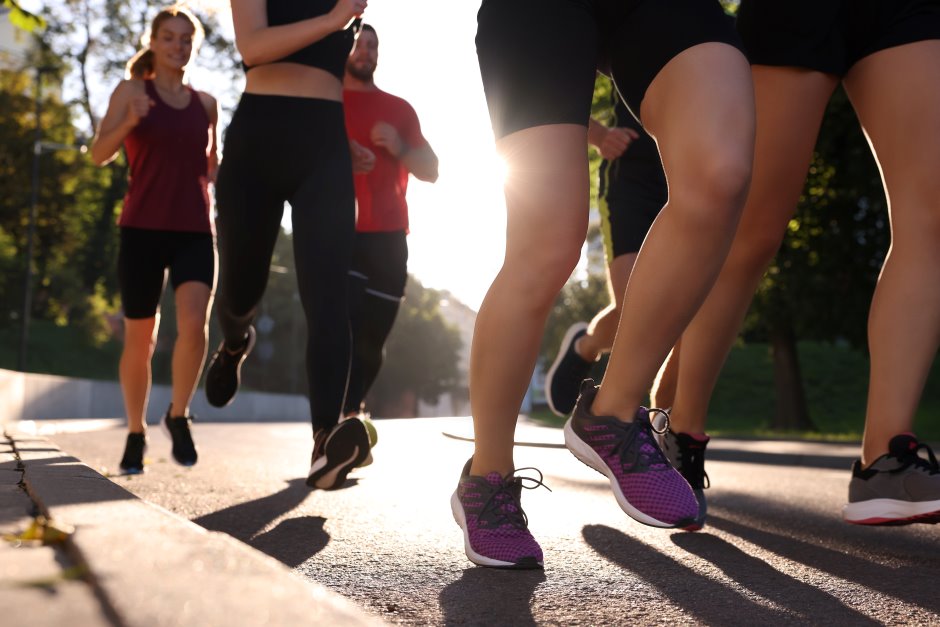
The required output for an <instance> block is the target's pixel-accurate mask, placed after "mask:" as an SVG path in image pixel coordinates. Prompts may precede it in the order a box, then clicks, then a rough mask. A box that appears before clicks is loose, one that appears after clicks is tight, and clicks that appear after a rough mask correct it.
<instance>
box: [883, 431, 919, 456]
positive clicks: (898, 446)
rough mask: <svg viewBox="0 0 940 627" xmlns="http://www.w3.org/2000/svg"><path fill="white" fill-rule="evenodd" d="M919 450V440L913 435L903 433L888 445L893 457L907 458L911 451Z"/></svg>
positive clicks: (892, 439)
mask: <svg viewBox="0 0 940 627" xmlns="http://www.w3.org/2000/svg"><path fill="white" fill-rule="evenodd" d="M915 448H917V438H915V437H914V434H913V433H902V434H900V435H896V436H894V437H893V438H891V442H889V443H888V451H889V452H890V453H891V456H892V457H897V458H901V457H905V456H907V455H910V453H911V451H912V450H914V449H915Z"/></svg>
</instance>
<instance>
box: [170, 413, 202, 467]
mask: <svg viewBox="0 0 940 627" xmlns="http://www.w3.org/2000/svg"><path fill="white" fill-rule="evenodd" d="M171 408H172V406H171ZM192 420H193V417H192V416H171V415H170V410H167V412H166V416H164V417H163V426H164V428H166V431H167V433H168V434H169V436H170V439H171V440H172V441H173V451H172V452H173V459H174V460H176V463H177V464H180V465H181V466H194V465H195V464H196V461H197V460H198V459H199V455H198V454H197V453H196V445H195V444H194V443H193V435H192V433H191V432H190V429H189V424H190V423H191V422H192Z"/></svg>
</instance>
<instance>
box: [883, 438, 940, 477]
mask: <svg viewBox="0 0 940 627" xmlns="http://www.w3.org/2000/svg"><path fill="white" fill-rule="evenodd" d="M921 449H923V450H925V451H927V457H928V459H924V458H923V457H921V456H920V455H919V451H920V450H921ZM899 461H900V462H901V465H900V466H899V467H897V468H895V469H894V470H893V471H892V472H896V473H897V472H903V471H904V470H907V469H908V468H910V467H911V466H914V467H916V468H921V469H923V470H926V471H927V472H929V473H930V474H931V475H936V474H938V473H940V463H938V462H937V457H936V455H934V452H933V449H931V448H930V446H928V445H927V444H926V443H925V442H919V443H918V444H917V446H915V447H914V448H912V449H911V450H909V451H908V452H907V453H906V454H905V455H904V456H902V457H900V458H899Z"/></svg>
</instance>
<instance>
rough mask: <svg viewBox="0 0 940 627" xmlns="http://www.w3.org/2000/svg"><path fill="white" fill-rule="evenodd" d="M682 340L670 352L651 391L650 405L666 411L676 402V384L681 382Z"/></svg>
mask: <svg viewBox="0 0 940 627" xmlns="http://www.w3.org/2000/svg"><path fill="white" fill-rule="evenodd" d="M681 345H682V340H681V338H680V340H679V341H677V342H676V345H675V346H673V347H672V350H671V351H669V355H668V356H667V357H666V361H664V362H663V365H662V367H661V368H660V369H659V372H658V373H657V374H656V379H655V380H654V381H653V387H652V388H651V389H650V405H651V406H652V407H659V408H661V409H666V408H668V407H672V405H673V404H674V403H675V402H676V383H677V382H678V380H679V347H680V346H681Z"/></svg>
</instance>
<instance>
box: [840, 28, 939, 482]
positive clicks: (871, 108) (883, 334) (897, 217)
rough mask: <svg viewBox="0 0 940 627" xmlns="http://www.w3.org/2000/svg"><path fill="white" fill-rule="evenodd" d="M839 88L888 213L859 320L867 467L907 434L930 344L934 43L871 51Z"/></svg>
mask: <svg viewBox="0 0 940 627" xmlns="http://www.w3.org/2000/svg"><path fill="white" fill-rule="evenodd" d="M845 87H846V91H847V92H848V94H849V97H850V99H851V100H852V104H853V106H854V107H855V110H856V112H857V113H858V116H859V119H860V120H861V122H862V127H863V129H864V130H865V133H866V135H867V136H868V139H869V142H870V143H871V145H872V151H873V152H874V153H875V156H876V158H877V160H878V164H879V167H880V168H881V175H882V180H883V182H884V185H885V190H886V192H887V196H888V207H889V212H890V217H891V248H890V250H889V252H888V256H887V258H886V260H885V263H884V267H883V268H882V270H881V276H880V277H879V279H878V286H877V288H876V289H875V295H874V298H873V300H872V306H871V313H870V316H869V321H868V339H869V347H870V350H871V375H870V382H869V389H868V407H867V410H866V417H865V438H864V443H863V447H862V448H863V450H862V463H863V464H864V465H868V464H870V463H872V462H873V461H875V459H876V458H878V457H879V456H881V455H883V454H885V453H887V452H888V441H889V440H890V439H891V438H892V437H893V436H895V435H897V434H899V433H902V432H904V431H910V430H911V427H912V425H913V421H914V412H915V411H916V409H917V405H918V403H919V401H920V397H921V394H922V393H923V389H924V383H925V381H926V379H927V374H928V372H929V370H930V366H931V364H932V363H933V360H934V358H935V357H936V355H937V347H938V345H940V281H938V280H937V276H938V272H940V180H938V176H937V174H938V172H940V144H938V142H937V141H936V140H937V138H938V137H940V41H922V42H917V43H913V44H908V45H905V46H898V47H895V48H889V49H887V50H882V51H880V52H877V53H875V54H872V55H870V56H868V57H866V58H864V59H862V60H861V61H859V62H858V63H857V64H855V66H853V68H852V70H851V71H850V72H849V74H848V76H847V77H846V79H845Z"/></svg>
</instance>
